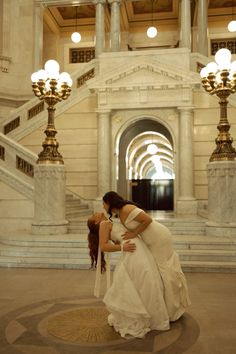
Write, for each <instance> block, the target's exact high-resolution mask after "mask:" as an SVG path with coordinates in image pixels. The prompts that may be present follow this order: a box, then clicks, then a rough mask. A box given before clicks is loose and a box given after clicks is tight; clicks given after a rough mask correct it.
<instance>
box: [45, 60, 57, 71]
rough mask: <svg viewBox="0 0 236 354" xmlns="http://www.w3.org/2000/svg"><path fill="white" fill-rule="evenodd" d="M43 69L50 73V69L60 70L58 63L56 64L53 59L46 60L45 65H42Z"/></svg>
mask: <svg viewBox="0 0 236 354" xmlns="http://www.w3.org/2000/svg"><path fill="white" fill-rule="evenodd" d="M44 69H45V70H46V71H47V72H48V73H50V72H51V71H53V72H56V71H58V72H59V70H60V65H59V64H58V62H57V61H56V60H54V59H50V60H48V61H46V63H45V65H44Z"/></svg>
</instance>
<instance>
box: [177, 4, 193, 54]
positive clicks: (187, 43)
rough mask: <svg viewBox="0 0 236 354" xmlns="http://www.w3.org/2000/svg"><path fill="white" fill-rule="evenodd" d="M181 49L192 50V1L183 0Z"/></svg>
mask: <svg viewBox="0 0 236 354" xmlns="http://www.w3.org/2000/svg"><path fill="white" fill-rule="evenodd" d="M180 12H181V19H180V22H181V24H180V43H179V47H181V48H188V49H190V50H191V7H190V0H181V11H180Z"/></svg>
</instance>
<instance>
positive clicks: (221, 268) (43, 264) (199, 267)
mask: <svg viewBox="0 0 236 354" xmlns="http://www.w3.org/2000/svg"><path fill="white" fill-rule="evenodd" d="M181 266H182V269H183V271H184V272H220V273H224V272H225V273H236V262H231V263H229V262H212V261H204V262H203V261H191V262H190V261H181ZM0 267H8V268H10V267H12V268H13V267H15V268H55V269H90V268H91V264H90V260H89V259H83V262H81V260H74V259H63V260H62V259H61V258H53V259H50V262H49V260H48V259H47V258H40V257H34V258H30V257H7V256H5V257H4V256H2V257H0ZM112 268H114V266H112ZM91 271H92V270H91Z"/></svg>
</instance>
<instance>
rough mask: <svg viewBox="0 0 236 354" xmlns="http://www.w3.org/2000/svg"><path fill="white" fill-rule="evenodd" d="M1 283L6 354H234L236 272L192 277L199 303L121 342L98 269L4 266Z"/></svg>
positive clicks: (0, 330)
mask: <svg viewBox="0 0 236 354" xmlns="http://www.w3.org/2000/svg"><path fill="white" fill-rule="evenodd" d="M0 278H1V285H0V286H1V293H0V305H1V306H0V353H1V354H72V353H76V354H129V353H130V354H131V353H132V354H138V353H142V354H151V353H153V354H155V353H156V354H157V353H158V354H181V353H186V354H223V353H224V354H235V347H236V338H235V333H236V316H235V314H236V299H235V298H236V296H235V295H236V292H235V291H236V285H235V283H236V275H235V274H189V273H188V274H187V280H188V283H189V288H190V295H191V299H192V302H193V304H192V305H191V307H190V308H189V310H188V311H187V312H186V313H185V314H184V316H183V317H182V318H181V319H180V320H178V321H176V322H174V323H172V324H171V328H170V330H169V331H166V332H159V331H152V332H150V333H148V334H147V335H146V338H145V339H133V338H132V339H122V338H121V337H119V335H117V333H115V332H114V331H113V329H112V328H111V327H110V326H109V325H108V324H107V321H106V318H107V312H106V309H105V308H104V305H103V303H102V301H101V299H96V298H94V297H93V296H91V290H92V286H91V284H92V283H91V281H93V280H94V273H93V272H91V271H70V270H61V271H60V270H33V269H15V270H14V269H0ZM75 281H76V284H75V283H73V282H75ZM37 284H38V285H39V284H40V286H37ZM217 284H218V285H219V284H220V287H219V286H216V285H217ZM223 284H224V286H223ZM213 285H214V286H213ZM79 288H80V294H78V296H75V291H76V292H78V289H79ZM217 289H218V292H219V293H220V294H219V293H217V292H216V290H217ZM68 290H69V291H68ZM65 294H67V296H64V295H65ZM223 294H224V295H223ZM59 295H62V296H59ZM222 296H224V301H223V297H222ZM32 300H34V301H32ZM209 300H210V301H209ZM208 301H209V304H208ZM223 302H224V306H222V305H223ZM217 304H218V306H217ZM224 309H225V310H224ZM230 314H231V317H230ZM227 317H228V321H227V322H226V321H225V322H224V321H223V318H225V319H226V318H227ZM219 329H221V331H219V332H218V330H219ZM223 329H224V330H223ZM217 333H218V335H217ZM233 333H234V334H233ZM213 339H214V341H213Z"/></svg>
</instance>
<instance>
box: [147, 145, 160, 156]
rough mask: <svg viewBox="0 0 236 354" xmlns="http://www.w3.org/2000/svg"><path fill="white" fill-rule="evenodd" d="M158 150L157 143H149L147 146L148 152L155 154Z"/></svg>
mask: <svg viewBox="0 0 236 354" xmlns="http://www.w3.org/2000/svg"><path fill="white" fill-rule="evenodd" d="M157 151H158V148H157V146H156V144H149V145H148V146H147V152H148V153H149V154H150V155H154V154H156V153H157Z"/></svg>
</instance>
